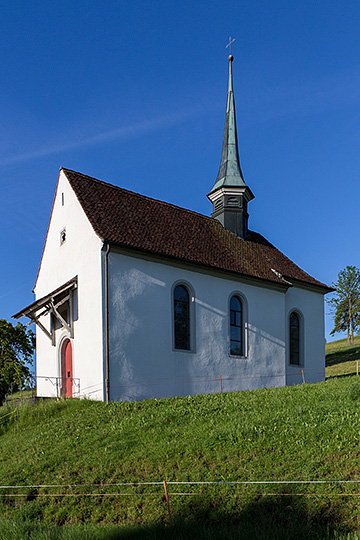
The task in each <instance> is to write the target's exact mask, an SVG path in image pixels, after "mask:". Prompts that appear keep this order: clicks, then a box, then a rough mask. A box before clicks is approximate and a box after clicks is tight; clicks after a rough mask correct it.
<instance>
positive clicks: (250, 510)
mask: <svg viewBox="0 0 360 540" xmlns="http://www.w3.org/2000/svg"><path fill="white" fill-rule="evenodd" d="M359 406H360V378H358V377H348V378H332V379H330V380H328V381H326V382H323V383H319V384H316V385H300V386H296V387H286V388H272V389H263V390H256V391H249V392H236V393H225V394H216V395H204V396H193V397H186V398H170V399H163V400H149V401H144V402H137V403H134V402H133V403H111V404H109V405H106V404H104V403H98V402H90V401H86V400H83V401H78V400H67V401H59V402H56V401H43V402H42V401H39V402H38V403H37V404H36V405H35V406H31V405H30V403H29V402H26V401H24V402H23V405H22V406H20V407H19V408H18V410H17V413H16V430H15V415H14V414H9V413H11V412H12V411H11V408H10V407H3V408H1V409H0V484H1V485H25V486H29V485H32V486H37V485H44V484H59V485H61V486H62V487H58V488H50V487H40V488H39V487H32V488H24V489H18V490H16V492H15V493H17V494H20V495H21V497H16V498H14V497H2V498H0V515H1V516H2V519H3V520H5V521H3V523H2V525H1V524H0V539H1V540H2V538H4V540H5V539H6V540H11V539H12V538H19V539H22V538H48V539H52V538H54V539H55V538H59V539H61V540H62V539H67V538H69V539H72V538H76V539H79V540H80V539H82V538H84V539H85V538H96V539H97V538H99V539H102V538H104V540H113V539H115V538H168V537H170V535H171V538H172V540H174V539H175V538H179V539H180V538H200V539H201V538H207V539H212V538H243V539H247V538H249V539H250V538H252V539H256V538H267V539H271V538H274V539H276V540H278V539H281V538H284V539H285V538H287V539H288V538H334V535H333V532H334V531H337V536H336V538H349V539H350V538H351V539H353V538H356V536H354V534H353V532H354V531H357V530H360V511H359V509H360V506H359V505H360V500H359V497H358V496H356V495H355V496H354V495H352V494H351V493H355V492H358V491H359V488H358V487H357V486H356V485H355V486H354V485H352V484H341V485H332V484H321V485H317V486H307V485H305V486H303V485H295V486H293V485H286V484H285V485H258V484H257V485H227V484H218V485H206V484H204V485H202V486H199V485H171V484H170V485H168V490H169V492H170V508H171V513H172V518H173V521H174V524H175V525H174V527H173V528H170V527H168V526H167V524H168V519H169V518H168V514H167V507H166V502H165V498H164V492H163V486H162V485H155V486H152V485H141V486H119V487H115V486H113V487H109V486H104V484H108V483H118V482H150V481H160V482H161V481H163V480H166V481H205V482H206V481H218V482H222V481H238V480H246V481H248V480H249V481H259V480H287V481H289V480H316V479H325V480H326V479H328V480H336V479H338V480H344V479H348V480H352V479H360V474H359V472H360V464H359V457H360V446H359V436H360V415H359ZM6 415H7V416H6ZM85 484H102V485H101V486H99V487H96V486H86V485H85ZM75 485H76V486H78V487H71V486H75ZM181 492H186V493H191V494H192V495H183V496H181V495H176V494H174V493H181ZM1 493H2V494H12V493H14V491H11V490H1ZM100 493H101V494H103V495H101V496H87V495H89V494H97V495H99V494H100ZM115 493H121V494H122V495H121V496H118V495H116V494H115ZM49 494H66V495H67V497H61V496H59V495H57V496H55V497H54V496H49ZM79 494H80V495H82V496H78V495H79ZM111 494H112V495H111ZM40 523H41V525H40ZM29 524H31V525H29ZM69 525H72V526H75V529H74V528H73V527H68V526H69ZM115 525H117V526H119V525H121V527H120V528H116V529H114V526H115ZM59 526H61V527H59ZM6 527H8V528H10V529H11V527H12V528H13V530H14V531H15V532H14V534H15V535H16V534H17V535H18V536H11V532H9V530H10V529H9V530H8V531H7V533H6V535H5V536H3V537H2V536H1V535H4V534H5V533H4V531H5V530H6ZM24 527H25V529H26V530H27V531H28V532H29V534H30V536H29V535H28V536H26V535H25V536H24V535H23V536H21V534H22V533H21V528H24ZM31 527H32V528H33V531H32V530H31ZM16 529H17V532H16ZM73 531H75V532H73ZM94 531H97V532H94ZM24 534H25V533H24ZM26 534H27V533H26ZM71 534H74V536H71ZM348 534H351V535H350V536H347V535H348ZM31 535H32V536H31ZM41 535H43V536H41ZM66 535H68V536H66ZM69 535H70V536H69ZM76 535H77V536H76ZM86 535H87V536H86ZM101 535H103V536H101ZM121 535H122V536H121ZM341 535H342V536H341Z"/></svg>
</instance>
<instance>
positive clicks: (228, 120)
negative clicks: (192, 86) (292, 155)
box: [207, 54, 254, 239]
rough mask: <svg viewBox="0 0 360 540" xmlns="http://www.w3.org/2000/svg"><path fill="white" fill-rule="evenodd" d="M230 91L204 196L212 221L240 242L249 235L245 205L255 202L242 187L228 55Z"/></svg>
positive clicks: (251, 194)
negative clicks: (217, 157)
mask: <svg viewBox="0 0 360 540" xmlns="http://www.w3.org/2000/svg"><path fill="white" fill-rule="evenodd" d="M228 60H229V89H228V95H227V103H226V115H225V127H224V137H223V145H222V153H221V162H220V168H219V172H218V175H217V178H216V181H215V184H214V185H213V187H212V190H211V191H210V193H209V194H208V195H207V196H208V198H209V199H210V201H211V202H212V204H213V211H212V214H211V217H213V218H215V219H217V220H218V221H220V223H221V224H222V225H223V227H224V228H225V229H227V230H228V231H231V232H233V233H234V234H236V235H237V236H240V238H243V239H244V238H246V237H247V235H248V219H249V214H248V211H247V205H248V202H249V201H251V200H252V199H254V195H253V193H252V191H251V189H250V188H249V187H248V186H247V185H246V184H245V181H244V177H243V174H242V171H241V167H240V158H239V149H238V141H237V131H236V116H235V100H234V93H233V81H232V62H233V60H234V57H233V56H232V54H230V55H229V58H228Z"/></svg>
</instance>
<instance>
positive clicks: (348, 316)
mask: <svg viewBox="0 0 360 540" xmlns="http://www.w3.org/2000/svg"><path fill="white" fill-rule="evenodd" d="M333 287H334V289H335V294H336V296H334V297H333V298H331V299H330V300H328V304H329V305H330V307H331V310H332V312H333V314H334V328H333V329H332V331H331V332H330V335H334V334H335V333H337V332H343V331H346V334H347V340H348V344H349V345H352V344H353V343H354V332H355V330H356V329H357V328H358V327H359V325H360V270H359V269H358V268H356V267H355V266H347V267H346V268H344V270H341V272H339V274H338V279H337V281H336V282H335V283H333Z"/></svg>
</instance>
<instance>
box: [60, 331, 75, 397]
mask: <svg viewBox="0 0 360 540" xmlns="http://www.w3.org/2000/svg"><path fill="white" fill-rule="evenodd" d="M72 389H73V363H72V346H71V341H70V339H64V341H63V343H62V345H61V397H72Z"/></svg>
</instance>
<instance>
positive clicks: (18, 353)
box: [0, 319, 35, 405]
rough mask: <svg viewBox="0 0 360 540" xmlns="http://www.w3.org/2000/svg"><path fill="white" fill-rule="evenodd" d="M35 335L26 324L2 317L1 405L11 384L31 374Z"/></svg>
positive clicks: (0, 358) (20, 381)
mask: <svg viewBox="0 0 360 540" xmlns="http://www.w3.org/2000/svg"><path fill="white" fill-rule="evenodd" d="M34 350H35V336H34V334H33V332H32V331H31V330H27V328H26V326H24V325H23V324H21V323H17V325H16V326H13V325H12V324H11V323H9V322H7V321H6V320H5V319H0V405H1V404H2V402H3V401H4V398H5V396H6V394H7V392H8V391H9V389H10V387H11V385H15V386H19V385H21V384H22V383H24V382H25V381H26V380H27V379H29V377H30V376H31V372H30V366H31V364H32V362H33V353H34Z"/></svg>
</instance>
